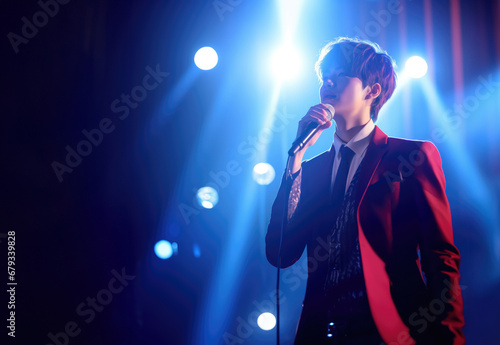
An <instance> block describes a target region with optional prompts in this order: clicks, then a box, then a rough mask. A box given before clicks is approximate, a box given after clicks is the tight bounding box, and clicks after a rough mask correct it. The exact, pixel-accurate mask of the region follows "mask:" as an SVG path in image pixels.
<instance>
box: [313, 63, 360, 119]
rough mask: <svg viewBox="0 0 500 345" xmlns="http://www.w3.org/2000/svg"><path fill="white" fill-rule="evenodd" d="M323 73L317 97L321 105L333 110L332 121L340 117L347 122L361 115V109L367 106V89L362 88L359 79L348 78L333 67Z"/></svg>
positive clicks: (341, 71) (340, 69)
mask: <svg viewBox="0 0 500 345" xmlns="http://www.w3.org/2000/svg"><path fill="white" fill-rule="evenodd" d="M324 72H325V73H323V82H322V84H321V88H320V89H319V95H320V99H321V103H324V104H331V105H333V107H334V108H335V115H334V119H335V117H337V116H342V117H343V118H344V119H346V120H347V119H350V118H353V117H356V116H359V115H361V113H362V109H363V107H366V106H367V101H366V100H365V97H366V94H367V88H363V82H362V81H361V79H359V78H357V77H348V76H347V75H346V73H345V71H344V70H343V69H342V68H338V67H335V66H334V67H331V68H330V69H327V70H325V71H324ZM368 106H369V104H368Z"/></svg>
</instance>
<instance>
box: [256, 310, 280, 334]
mask: <svg viewBox="0 0 500 345" xmlns="http://www.w3.org/2000/svg"><path fill="white" fill-rule="evenodd" d="M257 324H258V325H259V327H260V328H262V329H263V330H264V331H269V330H271V329H273V328H274V326H276V318H275V317H274V315H273V314H271V313H262V314H260V315H259V317H258V318H257Z"/></svg>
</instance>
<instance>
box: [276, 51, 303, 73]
mask: <svg viewBox="0 0 500 345" xmlns="http://www.w3.org/2000/svg"><path fill="white" fill-rule="evenodd" d="M301 67H302V62H301V59H300V55H299V54H298V53H297V52H296V51H295V50H294V49H292V48H286V47H285V48H281V49H279V50H278V51H277V52H275V53H274V55H273V57H272V60H271V71H272V72H273V73H274V75H275V76H276V77H277V78H279V79H281V80H292V79H294V78H296V77H297V76H299V75H300V72H301V69H302V68H301Z"/></svg>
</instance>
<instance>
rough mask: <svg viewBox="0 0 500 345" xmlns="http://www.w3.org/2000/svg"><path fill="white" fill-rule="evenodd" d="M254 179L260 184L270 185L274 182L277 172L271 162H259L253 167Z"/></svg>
mask: <svg viewBox="0 0 500 345" xmlns="http://www.w3.org/2000/svg"><path fill="white" fill-rule="evenodd" d="M252 176H253V179H254V180H255V182H257V183H258V184H260V185H263V186H265V185H268V184H270V183H271V182H273V180H274V177H275V176H276V173H275V171H274V168H273V166H272V165H271V164H268V163H259V164H256V165H255V166H254V167H253V172H252Z"/></svg>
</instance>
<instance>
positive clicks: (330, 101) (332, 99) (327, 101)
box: [321, 96, 337, 105]
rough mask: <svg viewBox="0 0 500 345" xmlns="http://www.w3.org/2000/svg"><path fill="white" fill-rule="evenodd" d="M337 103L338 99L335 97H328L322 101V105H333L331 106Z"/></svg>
mask: <svg viewBox="0 0 500 345" xmlns="http://www.w3.org/2000/svg"><path fill="white" fill-rule="evenodd" d="M336 101H337V99H336V98H335V97H331V96H328V97H323V98H322V99H321V103H323V104H331V105H335V102H336Z"/></svg>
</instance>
